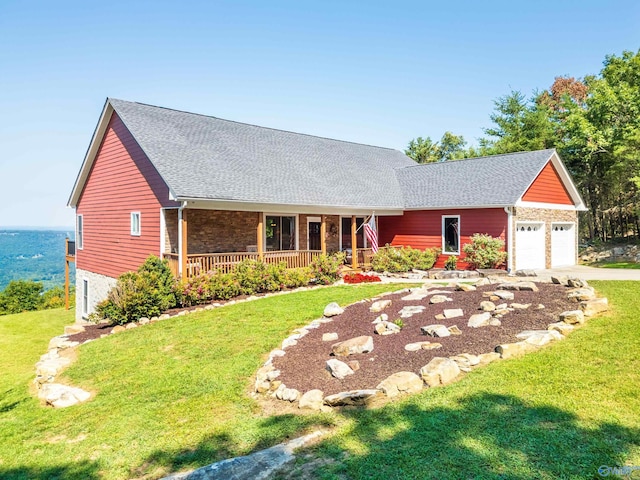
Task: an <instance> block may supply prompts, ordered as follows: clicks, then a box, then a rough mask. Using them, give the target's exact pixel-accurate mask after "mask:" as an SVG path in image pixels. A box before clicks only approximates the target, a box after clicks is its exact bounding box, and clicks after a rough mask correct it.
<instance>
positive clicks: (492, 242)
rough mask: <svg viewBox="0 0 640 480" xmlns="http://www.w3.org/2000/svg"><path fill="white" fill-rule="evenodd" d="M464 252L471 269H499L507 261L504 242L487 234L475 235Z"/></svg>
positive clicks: (465, 245)
mask: <svg viewBox="0 0 640 480" xmlns="http://www.w3.org/2000/svg"><path fill="white" fill-rule="evenodd" d="M462 251H463V252H464V253H465V254H466V258H465V260H466V261H467V263H469V265H470V266H471V268H497V267H499V266H501V265H502V264H503V263H504V262H505V261H506V259H507V252H505V251H504V241H503V240H501V239H500V238H494V237H492V236H491V235H486V234H480V233H475V234H474V235H473V236H472V237H471V243H466V244H464V245H463V246H462Z"/></svg>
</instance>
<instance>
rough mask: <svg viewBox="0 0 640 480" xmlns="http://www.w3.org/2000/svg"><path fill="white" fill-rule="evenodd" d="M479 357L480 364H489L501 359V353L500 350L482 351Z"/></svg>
mask: <svg viewBox="0 0 640 480" xmlns="http://www.w3.org/2000/svg"><path fill="white" fill-rule="evenodd" d="M478 358H479V359H480V363H479V365H488V364H490V363H491V362H495V361H496V360H499V359H500V354H499V353H498V352H488V353H481V354H480V355H478Z"/></svg>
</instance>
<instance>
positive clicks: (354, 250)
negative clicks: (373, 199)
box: [351, 215, 358, 270]
mask: <svg viewBox="0 0 640 480" xmlns="http://www.w3.org/2000/svg"><path fill="white" fill-rule="evenodd" d="M356 228H357V227H356V216H355V215H351V268H353V269H354V270H356V269H357V268H358V236H357V235H356Z"/></svg>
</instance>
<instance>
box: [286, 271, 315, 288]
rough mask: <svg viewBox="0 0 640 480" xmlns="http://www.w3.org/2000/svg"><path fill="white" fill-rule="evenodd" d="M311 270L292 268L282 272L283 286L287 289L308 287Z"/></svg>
mask: <svg viewBox="0 0 640 480" xmlns="http://www.w3.org/2000/svg"><path fill="white" fill-rule="evenodd" d="M310 281H311V270H309V269H308V268H292V269H290V270H285V272H284V285H285V287H287V288H298V287H304V286H306V285H309V282H310Z"/></svg>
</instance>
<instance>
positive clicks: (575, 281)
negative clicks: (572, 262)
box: [567, 277, 589, 288]
mask: <svg viewBox="0 0 640 480" xmlns="http://www.w3.org/2000/svg"><path fill="white" fill-rule="evenodd" d="M567 286H569V287H575V288H583V287H588V286H589V284H588V283H587V281H586V280H582V279H581V278H576V277H569V279H568V280H567Z"/></svg>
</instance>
